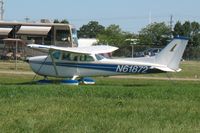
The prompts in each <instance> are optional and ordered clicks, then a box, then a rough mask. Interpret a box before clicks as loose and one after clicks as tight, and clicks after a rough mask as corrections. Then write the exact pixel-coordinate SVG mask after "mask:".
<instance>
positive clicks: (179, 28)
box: [173, 21, 200, 46]
mask: <svg viewBox="0 0 200 133" xmlns="http://www.w3.org/2000/svg"><path fill="white" fill-rule="evenodd" d="M199 32H200V25H199V23H197V22H192V23H191V22H189V21H186V22H185V23H183V24H181V23H180V22H177V23H176V24H175V26H174V32H173V34H174V36H177V35H179V36H186V37H189V38H190V40H189V46H200V33H199Z"/></svg>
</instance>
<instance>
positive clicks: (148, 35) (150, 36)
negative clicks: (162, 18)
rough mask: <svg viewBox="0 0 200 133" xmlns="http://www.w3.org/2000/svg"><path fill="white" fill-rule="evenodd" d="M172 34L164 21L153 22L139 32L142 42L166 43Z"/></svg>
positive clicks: (150, 43) (148, 43)
mask: <svg viewBox="0 0 200 133" xmlns="http://www.w3.org/2000/svg"><path fill="white" fill-rule="evenodd" d="M170 35H171V29H170V27H169V26H167V25H166V24H165V23H164V22H162V23H153V24H150V25H148V26H147V27H145V28H143V29H142V30H141V31H140V32H139V40H140V44H145V45H166V44H167V41H168V39H169V38H170Z"/></svg>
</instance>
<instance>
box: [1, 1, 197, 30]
mask: <svg viewBox="0 0 200 133" xmlns="http://www.w3.org/2000/svg"><path fill="white" fill-rule="evenodd" d="M4 1H5V5H4V8H5V14H4V20H7V21H25V20H24V18H25V17H29V18H30V19H31V21H38V20H40V19H41V18H47V19H50V20H54V19H60V20H61V19H67V20H69V22H70V23H72V24H73V25H75V26H76V27H77V28H79V27H80V26H82V25H83V24H87V23H88V22H89V21H91V20H96V21H98V22H99V23H100V24H101V25H104V26H108V25H110V24H117V25H120V27H121V28H122V30H124V31H129V32H135V33H137V32H138V31H140V30H141V28H143V27H145V26H146V25H148V24H149V20H150V19H149V18H150V17H149V16H151V21H152V22H163V21H164V22H166V23H167V24H168V23H169V20H170V15H173V21H174V23H175V22H177V21H181V22H184V21H187V20H189V21H197V22H199V21H200V8H199V6H200V0H191V1H190V0H165V1H164V0H98V1H97V0H4ZM150 14H151V15H150Z"/></svg>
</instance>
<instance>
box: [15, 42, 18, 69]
mask: <svg viewBox="0 0 200 133" xmlns="http://www.w3.org/2000/svg"><path fill="white" fill-rule="evenodd" d="M17 45H18V41H16V45H15V70H17Z"/></svg>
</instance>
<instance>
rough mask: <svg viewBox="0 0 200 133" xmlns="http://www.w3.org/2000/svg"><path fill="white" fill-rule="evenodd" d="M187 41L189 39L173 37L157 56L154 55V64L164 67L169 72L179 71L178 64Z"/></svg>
mask: <svg viewBox="0 0 200 133" xmlns="http://www.w3.org/2000/svg"><path fill="white" fill-rule="evenodd" d="M188 40H189V39H188V38H186V37H175V38H174V39H173V40H172V41H171V42H170V43H169V44H168V45H167V46H166V47H165V48H164V49H163V50H162V51H161V52H160V53H159V54H157V55H156V57H155V61H156V63H157V64H160V65H164V66H166V67H167V68H168V69H169V71H174V72H178V71H180V70H181V69H180V68H179V64H180V61H181V59H182V56H183V53H184V50H185V48H186V45H187V43H188Z"/></svg>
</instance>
